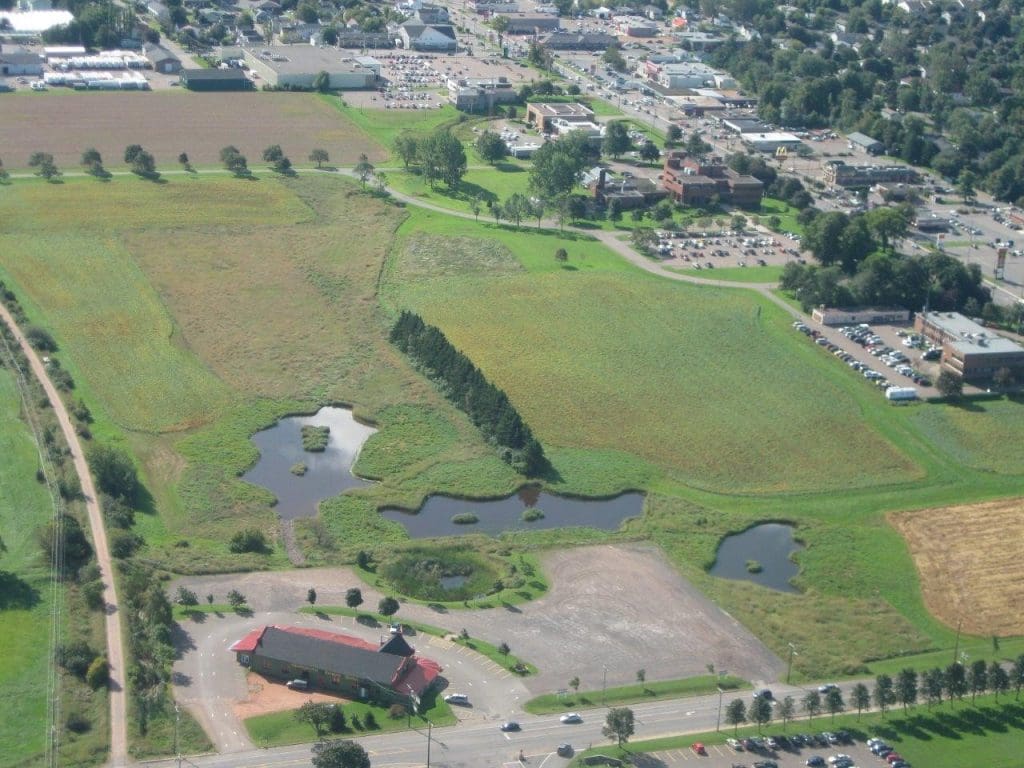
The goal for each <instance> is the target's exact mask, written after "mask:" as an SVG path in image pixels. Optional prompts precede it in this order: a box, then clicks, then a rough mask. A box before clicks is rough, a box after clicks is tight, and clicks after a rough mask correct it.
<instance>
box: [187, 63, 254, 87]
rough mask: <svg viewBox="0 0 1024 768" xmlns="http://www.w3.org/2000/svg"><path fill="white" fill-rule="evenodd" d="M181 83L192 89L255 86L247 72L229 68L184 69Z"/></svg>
mask: <svg viewBox="0 0 1024 768" xmlns="http://www.w3.org/2000/svg"><path fill="white" fill-rule="evenodd" d="M178 76H179V77H180V78H181V84H182V85H183V86H185V87H186V88H188V89H189V90H190V91H248V90H251V89H252V88H253V87H254V86H253V82H252V80H250V79H249V78H248V77H246V75H245V72H243V71H242V70H240V69H236V68H235V67H230V68H228V69H183V70H181V72H179V73H178Z"/></svg>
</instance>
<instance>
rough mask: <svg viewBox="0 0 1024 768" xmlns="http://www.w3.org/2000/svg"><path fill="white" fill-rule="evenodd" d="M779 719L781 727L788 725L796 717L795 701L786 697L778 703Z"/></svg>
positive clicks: (790, 697)
mask: <svg viewBox="0 0 1024 768" xmlns="http://www.w3.org/2000/svg"><path fill="white" fill-rule="evenodd" d="M779 717H780V718H781V719H782V725H783V727H785V726H787V725H789V721H790V720H792V719H793V718H794V717H796V700H795V699H794V698H793V697H792V696H787V697H786V698H784V699H783V700H782V701H780V702H779Z"/></svg>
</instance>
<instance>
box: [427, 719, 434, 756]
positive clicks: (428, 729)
mask: <svg viewBox="0 0 1024 768" xmlns="http://www.w3.org/2000/svg"><path fill="white" fill-rule="evenodd" d="M433 727H434V724H433V723H432V722H430V721H429V720H427V768H430V741H431V739H432V738H433V737H432V736H431V735H430V732H431V730H432V729H433Z"/></svg>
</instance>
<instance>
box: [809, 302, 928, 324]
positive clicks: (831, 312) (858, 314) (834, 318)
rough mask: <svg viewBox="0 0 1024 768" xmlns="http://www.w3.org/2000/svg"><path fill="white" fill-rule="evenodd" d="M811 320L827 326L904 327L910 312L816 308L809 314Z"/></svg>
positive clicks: (889, 309) (883, 309)
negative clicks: (886, 325) (891, 324)
mask: <svg viewBox="0 0 1024 768" xmlns="http://www.w3.org/2000/svg"><path fill="white" fill-rule="evenodd" d="M811 318H812V319H813V320H814V322H816V323H821V324H822V325H828V326H835V325H857V324H859V323H868V324H870V325H879V324H882V323H886V324H888V323H896V324H899V325H905V324H906V323H909V322H910V310H907V309H900V308H898V307H858V308H855V309H838V308H836V307H817V308H816V309H814V310H813V311H812V312H811Z"/></svg>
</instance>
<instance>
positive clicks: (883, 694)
mask: <svg viewBox="0 0 1024 768" xmlns="http://www.w3.org/2000/svg"><path fill="white" fill-rule="evenodd" d="M871 697H872V698H873V699H874V701H875V706H876V707H878V709H879V711H880V712H881V713H882V716H883V717H885V713H886V711H887V710H888V709H889V707H891V706H892V705H893V704H895V703H896V691H895V690H894V689H893V684H892V678H891V677H889V675H879V676H878V677H876V678H875V689H874V691H873V692H872V694H871Z"/></svg>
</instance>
